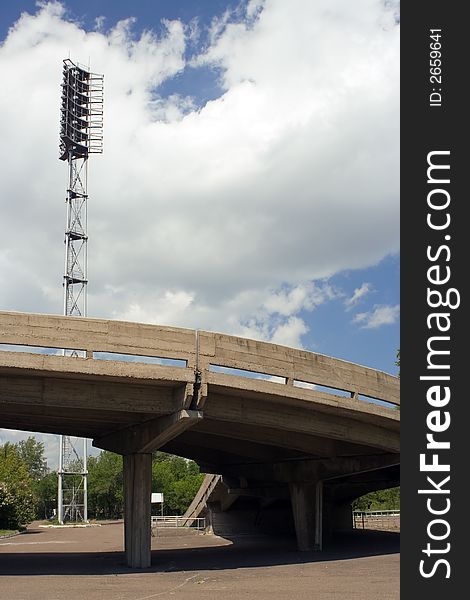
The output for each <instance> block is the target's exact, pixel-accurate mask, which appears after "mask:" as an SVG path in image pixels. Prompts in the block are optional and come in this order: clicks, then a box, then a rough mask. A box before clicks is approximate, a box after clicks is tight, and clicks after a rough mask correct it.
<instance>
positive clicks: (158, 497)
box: [150, 492, 163, 504]
mask: <svg viewBox="0 0 470 600" xmlns="http://www.w3.org/2000/svg"><path fill="white" fill-rule="evenodd" d="M150 502H151V503H152V504H156V503H157V502H163V494H160V493H155V492H154V493H152V498H151V500H150Z"/></svg>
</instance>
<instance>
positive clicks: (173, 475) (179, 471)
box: [152, 452, 204, 515]
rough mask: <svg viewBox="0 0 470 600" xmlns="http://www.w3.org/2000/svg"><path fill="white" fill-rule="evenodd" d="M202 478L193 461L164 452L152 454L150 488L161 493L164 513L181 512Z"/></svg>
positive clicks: (186, 506) (187, 504)
mask: <svg viewBox="0 0 470 600" xmlns="http://www.w3.org/2000/svg"><path fill="white" fill-rule="evenodd" d="M203 479H204V475H203V474H202V473H200V472H199V467H198V466H197V464H196V463H195V462H193V461H191V460H190V461H188V460H186V459H184V458H181V457H179V456H173V455H172V454H166V453H165V452H156V453H155V454H154V457H153V463H152V490H153V491H154V492H162V493H163V497H164V512H165V513H166V514H174V515H176V514H183V513H184V512H185V511H186V509H187V508H188V506H189V505H190V504H191V501H192V499H193V498H194V496H195V495H196V492H197V490H198V489H199V488H200V486H201V483H202V480H203Z"/></svg>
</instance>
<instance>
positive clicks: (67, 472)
mask: <svg viewBox="0 0 470 600" xmlns="http://www.w3.org/2000/svg"><path fill="white" fill-rule="evenodd" d="M63 62H64V67H63V79H62V105H61V111H60V112H61V119H60V160H63V161H67V163H68V167H69V170H68V186H67V196H66V199H65V202H66V205H67V218H66V225H65V268H64V282H63V286H64V315H66V316H68V315H72V316H77V317H85V316H86V315H87V294H86V291H87V283H88V281H87V242H88V234H87V203H88V191H87V178H88V158H89V155H90V154H101V153H102V152H103V79H104V77H103V75H98V74H97V73H91V72H90V70H89V69H87V68H85V67H83V66H81V65H78V64H74V63H73V62H72V61H71V60H70V59H65V60H64V61H63ZM64 355H68V356H79V355H80V352H79V351H77V350H64ZM78 446H79V440H76V439H75V440H74V439H72V438H71V437H70V436H66V435H61V436H60V440H59V469H58V494H57V496H58V500H57V505H58V506H57V509H58V510H57V517H58V520H59V522H60V523H63V522H64V521H65V520H73V521H87V520H88V514H87V476H88V471H87V440H86V439H84V440H83V457H82V458H81V457H80V452H79V451H78V450H77V448H78Z"/></svg>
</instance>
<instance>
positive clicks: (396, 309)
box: [353, 304, 400, 329]
mask: <svg viewBox="0 0 470 600" xmlns="http://www.w3.org/2000/svg"><path fill="white" fill-rule="evenodd" d="M399 314H400V306H399V305H398V304H396V305H395V306H388V305H376V306H374V308H373V310H371V311H369V312H363V313H358V314H357V315H355V317H354V319H353V323H358V324H359V325H361V327H363V328H364V329H377V328H378V327H382V325H392V324H393V323H396V321H397V320H398V316H399Z"/></svg>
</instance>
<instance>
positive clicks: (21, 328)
mask: <svg viewBox="0 0 470 600" xmlns="http://www.w3.org/2000/svg"><path fill="white" fill-rule="evenodd" d="M0 344H3V349H4V351H3V352H0V411H1V415H2V416H1V421H0V426H2V427H5V428H12V429H23V430H27V431H28V430H29V431H41V432H46V433H57V434H59V433H61V434H66V435H77V436H82V437H88V438H92V439H93V443H94V445H95V446H97V447H100V448H104V449H108V450H111V451H114V452H118V453H120V454H122V455H124V457H125V459H124V465H125V490H126V491H125V493H126V498H127V502H126V522H127V524H128V526H126V532H127V533H126V552H127V554H128V560H129V564H131V565H132V566H146V564H147V563H148V561H149V560H150V550H149V548H150V540H149V539H147V537H148V536H149V535H150V534H148V536H147V529H148V528H147V527H146V525H145V524H144V523H145V519H146V518H147V514H148V513H149V510H150V505H149V503H148V501H147V499H146V498H147V495H149V494H150V488H149V486H150V475H149V474H150V459H151V452H152V451H154V450H156V449H157V448H160V449H162V450H165V451H168V452H173V453H175V454H179V455H181V456H186V457H188V458H192V459H194V460H196V461H197V462H198V463H199V464H200V465H201V468H202V470H205V471H206V472H208V473H214V474H219V475H222V476H223V483H224V488H223V489H224V492H223V494H222V497H221V498H218V499H217V500H215V501H216V502H218V503H219V508H220V506H221V505H222V509H225V512H226V511H227V510H228V509H229V507H230V506H231V505H232V504H233V505H234V506H233V508H235V504H234V503H235V501H237V502H238V503H239V504H240V502H241V501H240V498H243V497H247V498H257V499H258V500H257V501H259V502H260V503H261V504H263V503H264V504H266V505H267V504H269V503H271V504H272V500H273V499H274V500H275V501H277V500H282V499H283V498H285V497H287V499H288V500H289V502H290V504H291V506H292V512H293V518H294V525H295V529H296V532H297V537H298V540H299V547H301V548H303V547H306V548H310V547H312V546H315V547H318V546H321V523H320V521H319V517H318V514H319V511H320V506H321V504H322V501H323V500H322V498H323V499H324V500H325V501H326V503H327V504H328V505H331V506H333V505H335V506H336V507H337V506H339V505H340V504H341V503H343V504H344V502H345V501H346V499H349V498H352V497H354V495H355V494H357V495H360V493H359V492H360V491H362V490H366V491H368V489H374V486H375V489H377V487H380V485H383V483H380V482H382V481H385V480H386V481H387V482H388V483H389V482H392V481H395V480H396V479H397V470H396V465H398V463H399V455H398V452H399V419H400V413H399V411H397V410H396V409H395V408H394V406H396V405H399V403H400V400H399V381H398V379H397V378H396V377H392V376H391V375H388V374H386V373H382V372H379V371H376V370H374V369H370V368H367V367H363V366H359V365H355V364H352V363H349V362H346V361H343V360H338V359H334V358H331V357H328V356H324V355H321V354H317V353H313V352H307V351H303V350H296V349H293V348H287V347H284V346H279V345H275V344H269V343H266V342H258V341H254V340H249V339H245V338H239V337H234V336H229V335H224V334H218V333H210V332H205V331H194V330H189V329H180V328H172V327H161V326H156V325H143V324H136V323H127V322H120V321H108V320H100V319H88V318H74V317H59V316H49V315H36V314H23V313H11V312H9V313H7V312H0ZM21 346H23V348H20V347H21ZM24 347H26V348H24ZM31 347H36V349H38V348H39V353H35V354H33V353H31V352H29V351H28V349H29V348H31ZM20 349H21V350H25V349H26V352H24V351H19V350H20ZM54 349H55V350H54ZM63 350H76V351H79V354H81V356H79V357H71V356H63V355H61V354H62V351H63ZM36 351H37V350H36ZM151 359H153V361H154V364H149V361H150V360H151ZM175 361H178V364H176V363H175ZM325 388H327V389H325ZM374 400H378V401H382V402H386V403H388V406H382V405H379V404H378V403H376V402H374ZM371 474H373V475H371ZM374 474H375V475H374ZM377 474H380V475H379V476H378V475H377ZM136 478H137V479H136ZM140 480H141V482H140ZM333 480H334V481H335V482H336V483H335V485H333V484H331V485H330V484H325V485H326V488H325V490H326V491H325V493H324V492H323V482H332V481H333ZM219 492H220V486H219ZM234 498H235V500H234ZM147 505H148V506H147ZM308 506H310V507H312V506H316V507H317V508H315V509H314V510H313V509H312V510H311V511H310V510H307V507H308ZM222 512H224V511H222ZM320 512H321V513H322V514H323V512H324V511H323V509H322V510H321V511H320ZM307 513H308V514H307ZM312 514H313V517H312V516H311V515H312ZM302 515H304V516H303V517H302ZM315 515H317V516H315ZM299 519H300V520H299ZM312 519H313V521H312ZM138 524H144V525H139V526H138ZM147 546H148V548H147Z"/></svg>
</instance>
